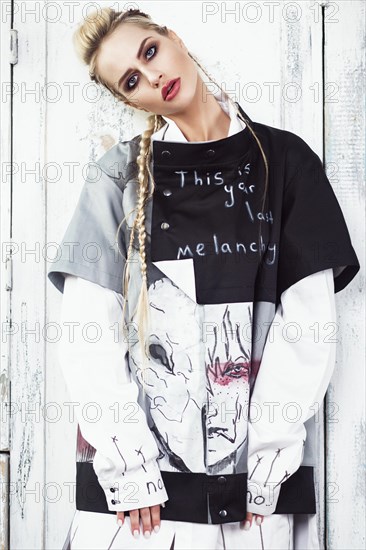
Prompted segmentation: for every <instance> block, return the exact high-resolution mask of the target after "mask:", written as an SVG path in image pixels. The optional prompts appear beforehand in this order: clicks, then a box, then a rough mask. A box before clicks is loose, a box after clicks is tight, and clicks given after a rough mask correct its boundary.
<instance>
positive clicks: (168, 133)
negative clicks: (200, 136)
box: [151, 89, 246, 143]
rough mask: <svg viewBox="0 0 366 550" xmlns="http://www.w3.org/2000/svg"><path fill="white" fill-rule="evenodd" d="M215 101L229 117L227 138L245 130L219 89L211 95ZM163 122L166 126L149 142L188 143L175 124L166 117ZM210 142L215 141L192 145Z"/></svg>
mask: <svg viewBox="0 0 366 550" xmlns="http://www.w3.org/2000/svg"><path fill="white" fill-rule="evenodd" d="M213 95H214V97H215V98H216V100H217V101H218V103H219V105H220V107H221V108H222V109H223V110H224V111H225V112H226V113H227V114H228V115H229V116H230V126H229V132H228V135H227V137H229V136H231V135H233V134H236V133H238V132H240V131H241V130H243V129H244V128H245V126H246V125H245V122H244V121H242V120H241V119H240V118H239V117H238V116H237V112H236V110H235V108H234V106H233V105H232V103H231V101H229V99H228V97H227V95H226V94H225V93H224V92H222V91H221V90H220V89H219V90H218V92H216V93H214V94H213ZM162 117H163V118H164V120H166V121H167V124H165V125H164V126H162V127H161V128H160V129H159V130H158V131H157V132H155V133H153V134H152V135H151V140H159V141H185V142H187V143H188V140H187V139H186V137H185V136H184V134H183V133H182V131H181V130H180V129H179V127H178V126H177V124H176V123H175V122H174V121H173V120H171V119H169V118H168V117H165V116H164V115H162ZM210 141H216V140H209V141H207V142H205V141H195V142H194V143H209V142H210Z"/></svg>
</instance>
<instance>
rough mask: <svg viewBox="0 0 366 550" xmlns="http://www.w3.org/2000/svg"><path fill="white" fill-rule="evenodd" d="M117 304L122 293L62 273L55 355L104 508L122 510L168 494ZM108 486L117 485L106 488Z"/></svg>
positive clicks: (150, 503)
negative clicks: (92, 454) (91, 452)
mask: <svg viewBox="0 0 366 550" xmlns="http://www.w3.org/2000/svg"><path fill="white" fill-rule="evenodd" d="M122 307H123V298H122V295H121V294H118V293H117V292H115V291H113V290H110V289H108V288H104V287H102V286H100V285H98V284H96V283H93V282H91V281H88V280H86V279H83V278H80V277H76V276H74V275H67V276H66V278H65V286H64V293H63V301H62V312H61V323H62V325H61V328H62V338H61V341H60V342H59V348H58V357H59V360H60V365H61V368H62V372H63V375H64V378H65V382H66V384H67V387H68V391H69V393H70V396H71V398H72V400H73V401H74V402H75V403H80V405H77V407H76V408H75V409H76V411H77V412H76V415H77V419H78V422H79V426H80V431H81V433H82V435H83V437H84V438H85V439H86V440H87V441H88V442H89V443H90V445H92V446H93V447H94V448H95V449H96V454H95V457H94V462H93V467H94V470H95V472H96V474H97V477H98V481H99V483H100V485H101V487H102V488H103V490H104V492H105V496H106V500H107V504H108V509H109V510H111V511H121V512H122V511H126V510H133V509H137V508H142V507H148V506H153V505H155V504H161V503H162V502H164V501H166V500H168V496H167V493H166V490H165V487H164V483H163V481H162V478H161V473H160V469H159V466H158V463H157V460H156V459H157V457H158V455H159V450H158V447H157V444H156V441H155V439H154V436H153V434H152V432H151V431H150V429H149V427H148V424H147V420H146V416H145V413H144V411H143V409H142V408H141V407H140V406H139V404H138V402H137V398H138V386H137V384H136V383H135V382H134V381H133V380H131V376H130V372H129V368H128V364H127V359H126V356H125V355H126V352H127V342H125V339H124V335H123V332H122V325H121V320H122ZM70 322H73V323H77V325H75V329H74V338H73V339H72V338H71V337H69V330H68V328H67V325H66V324H65V323H70ZM88 323H89V325H88ZM86 325H88V326H86ZM88 327H89V328H88ZM116 327H118V334H117V329H116ZM70 332H71V331H70ZM88 403H96V404H97V405H96V406H90V405H89V407H90V408H89V411H92V412H89V415H88V407H85V405H86V404H88ZM95 417H96V418H97V419H96V420H95ZM114 487H118V489H119V491H118V492H117V491H115V492H112V491H111V488H114ZM112 501H114V503H113V502H112ZM118 501H119V502H118Z"/></svg>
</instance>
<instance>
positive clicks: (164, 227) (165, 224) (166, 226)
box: [160, 222, 170, 229]
mask: <svg viewBox="0 0 366 550" xmlns="http://www.w3.org/2000/svg"><path fill="white" fill-rule="evenodd" d="M160 227H161V228H162V229H169V227H170V225H169V224H168V223H167V222H162V223H161V224H160Z"/></svg>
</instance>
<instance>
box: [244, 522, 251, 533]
mask: <svg viewBox="0 0 366 550" xmlns="http://www.w3.org/2000/svg"><path fill="white" fill-rule="evenodd" d="M249 529H250V521H246V522H245V523H244V531H249Z"/></svg>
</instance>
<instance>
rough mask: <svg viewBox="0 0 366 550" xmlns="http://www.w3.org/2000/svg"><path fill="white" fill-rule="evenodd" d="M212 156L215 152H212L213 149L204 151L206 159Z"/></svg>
mask: <svg viewBox="0 0 366 550" xmlns="http://www.w3.org/2000/svg"><path fill="white" fill-rule="evenodd" d="M214 154H215V151H214V150H213V149H208V150H207V151H206V155H207V156H208V157H213V156H214Z"/></svg>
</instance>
